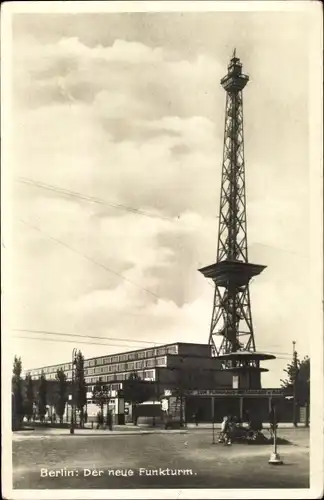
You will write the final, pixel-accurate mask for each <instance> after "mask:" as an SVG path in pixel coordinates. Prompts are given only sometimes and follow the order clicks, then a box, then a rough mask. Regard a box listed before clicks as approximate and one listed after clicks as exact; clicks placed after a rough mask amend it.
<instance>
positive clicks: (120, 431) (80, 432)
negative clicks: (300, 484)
mask: <svg viewBox="0 0 324 500" xmlns="http://www.w3.org/2000/svg"><path fill="white" fill-rule="evenodd" d="M212 428H213V426H212V424H211V423H210V422H209V423H208V422H207V423H202V424H199V425H198V426H196V425H195V424H191V423H189V424H187V425H186V426H185V427H183V428H181V429H164V427H161V426H159V425H157V426H156V427H152V426H149V425H144V424H142V425H139V426H136V425H133V424H131V423H129V424H128V423H127V424H125V425H114V426H113V430H112V431H111V430H109V429H108V428H101V429H97V428H96V426H95V425H94V427H92V426H91V424H86V426H85V428H83V429H78V428H77V429H75V431H74V434H73V435H74V436H89V435H97V436H99V435H105V436H106V435H124V434H127V435H128V436H129V435H134V434H135V435H137V434H144V435H145V434H187V433H188V432H189V431H190V432H197V431H206V430H210V432H212ZM220 428H221V424H220V423H215V424H214V429H215V430H216V431H217V432H219V430H220ZM269 428H270V425H269V424H263V429H264V430H265V431H266V430H268V429H269ZM298 428H300V429H302V428H304V427H298ZM283 429H294V425H293V424H292V423H282V424H279V426H278V433H279V434H280V431H281V430H283ZM44 432H45V433H47V434H53V435H70V429H69V428H60V427H38V426H35V428H32V427H31V428H30V429H27V428H26V429H25V430H24V431H23V432H16V433H14V437H13V439H14V440H15V439H19V436H20V435H22V434H23V435H34V436H39V435H42V434H43V433H44Z"/></svg>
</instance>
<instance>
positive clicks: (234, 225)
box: [199, 50, 274, 389]
mask: <svg viewBox="0 0 324 500" xmlns="http://www.w3.org/2000/svg"><path fill="white" fill-rule="evenodd" d="M248 81H249V77H248V76H247V75H244V74H243V73H242V64H241V62H240V59H239V58H238V57H236V51H235V50H234V53H233V56H232V58H231V60H230V63H229V65H228V72H227V74H226V75H225V76H224V77H223V78H222V79H221V85H222V87H223V88H224V89H225V91H226V111H225V134H224V148H223V164H222V180H221V195H220V209H219V230H218V247H217V259H216V263H214V264H212V265H210V266H207V267H204V268H202V269H199V271H200V272H201V273H202V274H203V275H204V276H205V277H206V278H211V279H212V280H213V281H214V284H215V294H214V302H213V314H212V320H211V326H210V333H209V343H210V344H211V346H212V350H213V355H214V356H217V357H219V358H220V359H222V360H223V368H225V369H228V370H231V371H233V387H234V386H235V388H240V387H242V388H243V387H244V388H251V389H252V388H260V387H261V376H260V373H261V372H262V371H267V370H266V369H264V368H260V360H262V359H263V360H264V359H273V358H274V356H270V355H267V354H262V353H257V352H256V349H255V339H254V331H253V324H252V314H251V301H250V291H249V283H250V281H251V279H252V278H253V277H254V276H257V275H258V274H260V273H261V272H262V271H263V270H264V269H265V267H266V266H261V265H256V264H250V263H249V262H248V245H247V220H246V194H245V165H244V139H243V89H244V87H245V86H246V84H247V83H248Z"/></svg>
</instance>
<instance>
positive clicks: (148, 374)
mask: <svg viewBox="0 0 324 500" xmlns="http://www.w3.org/2000/svg"><path fill="white" fill-rule="evenodd" d="M144 378H154V370H148V371H145V372H144Z"/></svg>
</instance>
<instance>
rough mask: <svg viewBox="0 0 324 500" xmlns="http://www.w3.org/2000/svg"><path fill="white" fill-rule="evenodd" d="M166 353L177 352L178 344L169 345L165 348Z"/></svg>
mask: <svg viewBox="0 0 324 500" xmlns="http://www.w3.org/2000/svg"><path fill="white" fill-rule="evenodd" d="M166 352H167V354H178V346H177V345H169V346H168V347H167V348H166Z"/></svg>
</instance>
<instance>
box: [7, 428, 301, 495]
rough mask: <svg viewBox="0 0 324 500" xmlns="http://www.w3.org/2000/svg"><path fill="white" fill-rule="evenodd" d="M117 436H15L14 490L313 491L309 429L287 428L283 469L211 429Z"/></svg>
mask: <svg viewBox="0 0 324 500" xmlns="http://www.w3.org/2000/svg"><path fill="white" fill-rule="evenodd" d="M118 427H119V426H118ZM123 427H124V426H123ZM126 427H131V426H126ZM198 429H199V428H198ZM58 431H61V434H60V433H59V432H58ZM117 433H118V429H116V430H114V431H113V432H111V431H97V430H93V431H91V429H85V430H77V431H76V434H74V435H70V434H69V430H68V429H64V431H63V430H61V429H46V430H45V431H44V430H41V429H38V430H35V431H26V432H16V433H13V482H14V488H15V489H71V488H72V489H89V488H91V489H93V488H95V489H116V488H122V489H130V488H181V489H186V488H241V489H244V488H308V487H309V429H305V428H300V429H288V428H287V429H282V431H281V432H280V436H281V437H283V438H285V439H287V440H288V441H289V444H286V445H282V446H279V453H280V455H281V458H282V459H283V462H284V464H283V465H282V466H276V467H274V466H271V465H269V463H268V460H269V457H270V454H271V452H272V450H273V447H272V446H271V445H253V446H252V445H247V444H233V445H232V446H224V445H221V444H219V443H216V444H212V432H211V428H200V429H199V431H198V432H196V431H195V430H194V429H193V428H190V427H189V428H187V429H186V430H185V431H182V430H181V431H180V430H168V431H165V430H163V429H160V430H158V429H156V430H154V431H152V432H150V431H146V432H145V430H142V429H139V430H138V431H135V432H131V431H128V430H127V431H125V430H123V431H122V433H119V434H117ZM77 436H79V437H81V436H82V439H80V438H79V439H78V438H76V437H77ZM216 436H217V435H216ZM35 438H36V439H35ZM216 441H217V440H216Z"/></svg>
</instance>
